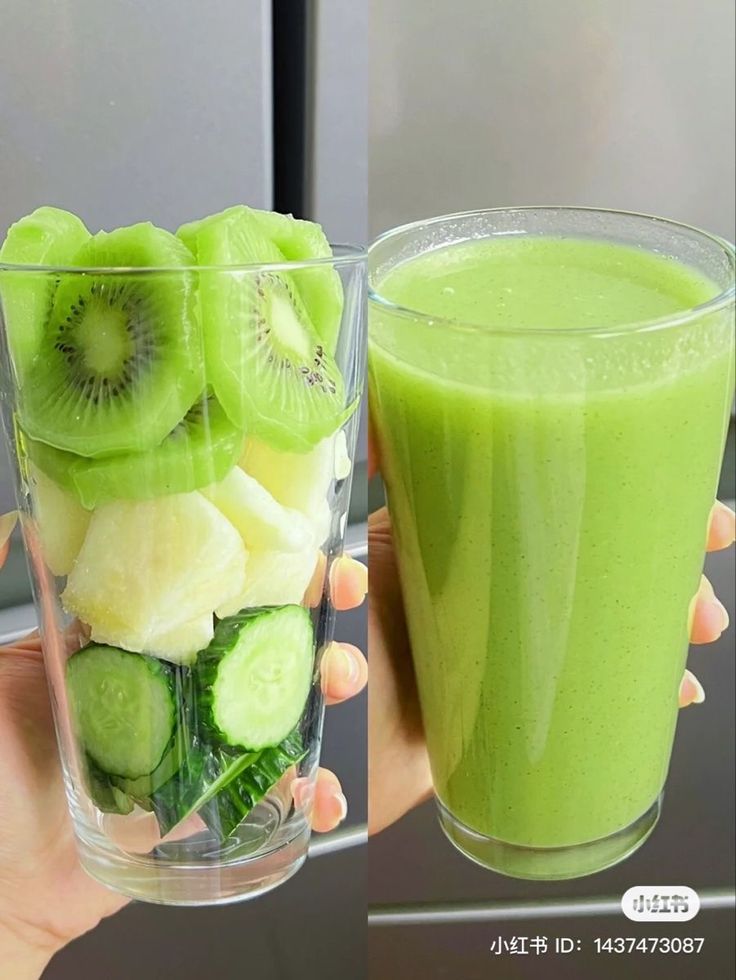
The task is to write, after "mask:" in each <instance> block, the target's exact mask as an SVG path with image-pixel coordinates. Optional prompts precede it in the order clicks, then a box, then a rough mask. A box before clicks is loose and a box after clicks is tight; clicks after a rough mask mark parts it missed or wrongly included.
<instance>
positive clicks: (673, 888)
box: [621, 885, 700, 922]
mask: <svg viewBox="0 0 736 980" xmlns="http://www.w3.org/2000/svg"><path fill="white" fill-rule="evenodd" d="M621 911H622V912H623V913H624V915H625V916H626V918H627V919H631V920H632V921H633V922H689V921H690V919H694V918H695V916H696V915H697V914H698V912H699V911H700V899H699V897H698V893H697V892H696V891H695V889H693V888H688V886H687V885H634V886H633V888H629V889H628V890H627V891H625V892H624V895H623V898H622V899H621Z"/></svg>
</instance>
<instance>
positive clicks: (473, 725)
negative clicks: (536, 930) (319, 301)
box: [369, 236, 733, 876]
mask: <svg viewBox="0 0 736 980" xmlns="http://www.w3.org/2000/svg"><path fill="white" fill-rule="evenodd" d="M376 288H377V290H378V292H379V293H380V295H381V296H382V297H384V298H385V299H387V300H389V301H390V302H392V303H394V304H397V305H398V306H400V307H405V308H408V309H407V310H405V311H403V312H401V311H393V312H392V310H391V308H390V307H386V306H383V307H382V306H381V304H380V303H374V304H373V310H372V318H371V342H370V348H369V351H370V393H371V410H372V414H373V417H374V422H375V424H376V429H377V437H378V443H379V451H380V457H381V468H382V472H383V476H384V480H385V484H386V488H387V494H388V503H389V510H390V513H391V518H392V522H393V527H394V535H395V540H396V547H397V553H398V559H399V568H400V575H401V581H402V587H403V592H404V600H405V605H406V611H407V618H408V625H409V631H410V636H411V641H412V647H413V656H414V661H415V667H416V674H417V679H418V685H419V693H420V700H421V707H422V714H423V719H424V725H425V729H426V735H427V741H428V746H429V752H430V758H431V764H432V772H433V778H434V784H435V790H436V793H437V796H438V798H439V800H440V801H441V803H442V804H443V805H444V807H445V808H447V810H449V811H450V813H451V814H452V815H453V817H454V818H455V819H456V820H458V821H460V822H461V823H462V824H463V825H465V827H466V828H469V830H470V831H473V832H476V833H477V834H480V835H483V836H485V837H489V838H495V839H497V840H500V841H503V842H507V843H510V844H514V845H521V846H524V847H532V848H559V847H566V846H569V845H576V844H580V843H582V842H589V841H595V840H598V839H600V838H604V837H607V836H608V835H611V834H614V833H615V832H617V831H620V830H621V829H622V828H625V827H627V826H628V825H630V824H632V822H634V821H636V820H637V818H639V817H641V815H642V814H644V813H645V812H646V811H647V810H648V808H650V807H651V806H652V804H653V803H654V802H655V801H656V799H657V797H658V795H659V794H660V792H661V790H662V787H663V784H664V781H665V777H666V774H667V768H668V764H669V757H670V751H671V747H672V740H673V735H674V729H675V720H676V716H677V694H678V687H679V683H680V679H681V677H682V672H683V668H684V664H685V657H686V651H687V645H688V610H689V605H690V602H691V599H692V597H693V596H694V594H695V592H696V590H697V587H698V581H699V576H700V573H701V569H702V563H703V551H704V544H705V536H706V528H707V523H708V516H709V512H710V509H711V506H712V504H713V502H714V498H715V491H716V485H717V479H718V472H719V464H720V460H721V455H722V450H723V444H724V439H725V433H726V426H727V419H728V412H729V407H730V403H731V398H732V393H733V374H732V370H733V369H732V364H733V328H732V323H731V321H730V318H729V316H728V315H727V314H724V313H723V312H721V313H719V314H717V315H714V314H712V315H710V316H706V315H705V314H704V315H703V316H702V317H700V318H696V319H695V321H693V319H692V318H690V319H687V318H682V322H681V323H680V324H679V325H678V323H677V322H676V318H677V315H678V314H682V312H683V311H686V310H688V309H690V308H692V307H694V306H697V305H699V304H701V303H704V302H706V301H708V300H709V299H712V298H713V297H714V296H715V295H716V294H717V293H718V292H719V290H718V288H717V287H716V286H715V285H714V283H713V282H711V281H710V280H708V279H705V278H703V277H702V276H701V275H700V274H699V273H697V272H696V271H695V270H693V269H690V268H689V267H687V266H685V265H683V264H680V263H679V262H677V261H675V260H674V259H670V258H666V257H664V256H660V255H656V254H653V253H649V252H646V251H644V250H642V249H639V248H635V247H629V246H624V245H616V244H609V243H605V242H602V241H596V240H588V239H563V238H551V237H535V236H521V237H514V236H507V237H504V236H500V237H498V238H489V239H483V240H478V241H474V242H469V243H463V244H456V245H451V246H445V247H441V248H437V249H435V250H433V251H431V252H427V253H425V254H424V255H422V256H420V257H418V258H413V259H411V260H409V261H405V262H403V263H402V264H400V265H397V266H395V267H394V268H393V269H392V270H391V271H390V272H388V274H387V275H386V276H385V278H383V279H382V280H381V281H380V282H379V283H378V286H377V287H376ZM408 310H414V311H419V312H421V313H423V314H426V315H427V316H428V317H430V319H427V318H422V317H417V316H412V315H411V314H410V313H409V312H408ZM664 318H669V321H670V325H668V326H664V325H663V324H661V323H660V324H658V323H656V322H655V321H661V320H663V319H664ZM449 320H452V321H461V322H462V324H463V325H462V326H460V325H459V324H457V323H455V324H453V323H450V322H448V321H449ZM643 321H647V322H649V321H652V325H651V329H648V330H640V329H636V328H635V324H637V323H641V322H643ZM500 870H504V868H500ZM512 870H513V869H512ZM574 872H575V868H574V866H571V868H570V873H574ZM540 876H543V875H540Z"/></svg>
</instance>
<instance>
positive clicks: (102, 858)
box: [77, 825, 310, 906]
mask: <svg viewBox="0 0 736 980" xmlns="http://www.w3.org/2000/svg"><path fill="white" fill-rule="evenodd" d="M309 837H310V831H309V827H308V826H306V825H303V826H302V827H301V828H300V829H299V831H298V833H297V835H296V836H295V837H292V838H291V839H290V840H286V841H282V842H280V843H279V844H278V845H277V846H275V847H273V848H272V849H271V850H267V851H265V852H262V853H260V854H258V853H256V854H250V855H247V856H243V857H242V858H241V859H237V858H230V859H228V860H225V861H223V860H222V859H221V858H220V859H213V860H211V861H209V862H208V861H206V860H196V861H194V860H191V859H190V860H189V861H187V859H186V856H185V855H184V853H182V854H181V856H180V857H179V858H177V857H176V856H173V855H171V854H170V853H166V852H167V850H168V848H167V846H166V845H164V846H163V847H162V848H160V849H157V851H159V853H156V852H154V853H153V854H133V853H130V852H125V851H121V850H116V849H115V848H114V847H111V846H105V844H104V842H103V841H102V840H101V839H97V840H96V841H94V842H91V841H86V840H84V839H83V838H78V840H77V846H78V849H79V857H80V860H81V863H82V867H83V868H84V870H85V871H86V872H87V873H88V874H89V875H91V876H92V877H93V878H95V879H96V880H97V881H99V882H101V883H102V884H103V885H106V886H107V887H108V888H112V889H113V890H114V891H116V892H120V893H121V894H123V895H127V896H128V897H129V898H134V899H137V900H138V901H140V902H153V903H155V904H158V905H190V906H191V905H194V906H197V905H226V904H229V903H231V902H241V901H244V900H245V899H249V898H256V897H257V896H258V895H263V894H265V893H266V892H269V891H271V890H272V889H273V888H276V887H278V885H281V884H283V883H284V882H285V881H288V879H289V878H291V877H292V875H294V874H296V872H297V871H298V870H299V868H300V867H301V866H302V864H304V861H305V859H306V857H307V847H308V845H309ZM161 852H163V853H161Z"/></svg>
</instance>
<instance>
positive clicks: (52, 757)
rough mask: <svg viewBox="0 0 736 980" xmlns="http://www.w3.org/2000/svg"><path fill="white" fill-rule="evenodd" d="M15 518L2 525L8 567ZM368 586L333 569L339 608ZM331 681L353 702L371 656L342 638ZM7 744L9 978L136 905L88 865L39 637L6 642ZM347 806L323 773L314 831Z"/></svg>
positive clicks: (3, 893) (0, 722) (0, 742)
mask: <svg viewBox="0 0 736 980" xmlns="http://www.w3.org/2000/svg"><path fill="white" fill-rule="evenodd" d="M1 523H2V522H1V521H0V524H1ZM13 523H14V522H12V523H10V524H9V525H7V524H6V526H5V527H4V528H3V529H2V531H4V534H3V537H4V539H5V540H4V541H2V542H0V566H2V564H4V562H5V559H6V558H7V554H8V542H7V537H8V536H9V534H10V532H11V531H12V526H13ZM2 531H0V533H2ZM366 585H367V575H366V570H365V567H364V566H363V565H360V564H359V563H358V562H355V561H354V560H353V559H350V558H347V557H345V558H342V559H339V560H338V561H337V562H336V563H335V565H334V566H333V573H332V576H331V592H332V596H333V602H334V604H335V606H336V608H338V609H350V608H353V607H355V606H357V605H359V604H360V603H361V602H362V601H363V598H364V596H365V591H366ZM322 677H323V688H324V691H325V696H326V700H327V703H328V704H335V703H338V702H340V701H344V700H346V699H348V698H350V697H353V696H354V695H356V694H357V693H358V692H359V691H360V690H361V689H362V688H363V686H364V685H365V682H366V678H367V666H366V662H365V659H364V657H363V655H362V654H361V653H360V651H358V650H357V649H356V648H354V647H352V646H349V645H347V644H339V643H334V644H332V645H331V646H330V647H329V648H328V650H327V651H326V652H325V654H324V657H323V660H322ZM0 746H1V747H2V750H1V751H0V827H1V828H2V831H1V833H0V964H2V969H0V974H1V975H2V976H3V977H6V976H7V977H8V978H10V977H12V978H13V980H26V978H36V977H38V976H40V974H41V972H42V970H43V969H44V967H45V965H46V963H47V962H48V960H49V959H50V958H51V956H53V954H54V953H55V952H56V951H57V950H59V949H60V948H61V947H62V946H64V945H65V944H66V943H68V942H69V941H71V940H72V939H74V938H76V937H77V936H80V935H82V934H83V933H85V932H87V931H88V930H90V929H92V928H94V927H95V926H96V925H97V924H98V923H99V921H100V920H101V919H102V918H104V917H105V916H108V915H111V914H112V913H114V912H116V911H117V910H118V909H120V908H121V907H122V906H123V905H125V904H126V901H127V900H126V899H125V898H124V897H123V896H121V895H118V894H116V893H115V892H112V891H110V890H108V889H107V888H105V887H104V886H102V885H100V884H98V883H97V882H96V881H94V879H92V878H91V877H89V876H88V875H87V874H86V873H85V872H84V871H83V870H82V866H81V865H80V863H79V860H78V857H77V850H76V845H75V841H74V835H73V831H72V824H71V820H70V818H69V815H68V812H67V804H66V799H65V794H64V786H63V780H62V774H61V767H60V764H59V756H58V752H57V747H56V738H55V735H54V728H53V720H52V715H51V706H50V702H49V696H48V690H47V685H46V678H45V674H44V667H43V658H42V651H41V641H40V638H39V637H38V635H37V634H32V635H31V636H29V637H27V638H25V639H23V640H20V641H16V642H14V643H12V644H10V645H8V646H5V647H2V648H0ZM345 811H346V804H345V799H344V797H343V796H342V793H341V790H340V783H339V781H338V779H337V777H336V776H335V775H334V774H333V773H331V772H329V771H328V770H326V769H320V770H319V772H318V777H317V784H316V789H315V796H314V807H313V826H314V829H315V830H320V831H324V830H330V829H332V828H333V827H335V826H336V825H337V824H338V823H339V822H340V821H341V820H342V819H343V817H344V816H345Z"/></svg>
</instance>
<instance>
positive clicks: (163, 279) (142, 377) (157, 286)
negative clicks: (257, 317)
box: [20, 223, 205, 456]
mask: <svg viewBox="0 0 736 980" xmlns="http://www.w3.org/2000/svg"><path fill="white" fill-rule="evenodd" d="M72 264H73V265H74V266H77V267H80V268H88V269H96V268H100V270H101V271H100V273H99V275H98V274H96V273H95V272H74V273H69V274H66V275H61V277H60V282H59V285H58V287H57V290H56V295H55V297H54V303H53V306H52V309H51V313H50V315H49V318H48V320H47V322H46V324H45V326H44V329H43V334H42V337H41V339H40V343H39V345H38V350H37V352H36V355H35V357H34V358H33V362H32V364H31V365H30V371H31V374H32V381H30V380H29V383H28V384H27V385H25V386H23V388H22V390H21V398H20V415H21V423H22V425H23V428H24V429H25V431H26V433H27V434H28V435H29V436H30V437H31V438H32V439H36V440H39V441H41V442H46V443H49V444H50V445H52V446H55V447H56V448H58V449H65V450H68V451H70V452H75V453H78V454H79V455H81V456H105V455H114V454H116V453H124V452H140V451H143V450H146V449H152V448H153V447H154V446H158V445H159V444H160V443H161V442H162V440H163V439H164V438H165V437H166V436H167V435H168V434H169V432H171V431H172V429H173V428H174V427H175V426H176V425H177V424H178V423H179V422H180V421H181V420H182V418H183V417H184V415H185V414H186V412H187V410H188V409H189V407H190V406H191V405H192V403H193V402H194V400H195V398H197V396H198V395H199V394H200V393H201V392H202V391H203V389H204V387H205V380H204V365H203V362H202V342H201V336H200V331H199V326H198V321H197V319H196V313H195V303H194V296H193V290H192V286H193V276H192V273H191V271H187V270H185V269H184V268H183V267H185V266H191V265H192V264H193V257H192V255H191V253H190V252H189V250H188V249H187V248H186V246H185V245H184V244H183V243H182V242H181V241H179V239H177V238H175V237H174V236H173V235H171V234H170V233H169V232H167V231H163V230H161V229H160V228H155V227H154V226H153V225H152V224H150V223H143V224H138V225H133V226H131V227H129V228H118V229H117V230H116V231H112V232H109V233H108V232H99V233H98V234H97V235H95V236H94V237H92V238H90V239H89V240H88V241H87V242H86V243H85V244H84V245H82V247H81V248H80V249H79V250H78V251H77V252H76V253H75V255H74V261H73V263H72ZM145 267H156V268H157V270H158V271H156V272H151V273H146V272H145V271H144V269H145ZM110 270H114V271H110ZM118 270H121V271H118ZM128 270H129V271H128ZM179 270H181V271H179Z"/></svg>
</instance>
